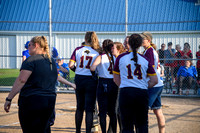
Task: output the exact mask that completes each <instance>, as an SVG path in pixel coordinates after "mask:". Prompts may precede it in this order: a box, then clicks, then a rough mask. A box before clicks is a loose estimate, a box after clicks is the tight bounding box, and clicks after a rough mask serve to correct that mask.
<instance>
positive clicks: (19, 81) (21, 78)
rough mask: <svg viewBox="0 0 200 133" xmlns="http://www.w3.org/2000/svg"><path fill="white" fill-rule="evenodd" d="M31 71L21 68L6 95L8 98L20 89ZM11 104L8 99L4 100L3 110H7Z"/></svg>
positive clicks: (11, 97) (12, 96)
mask: <svg viewBox="0 0 200 133" xmlns="http://www.w3.org/2000/svg"><path fill="white" fill-rule="evenodd" d="M31 73H32V71H28V70H21V71H20V74H19V76H18V77H17V79H16V80H15V83H14V84H13V87H12V89H11V91H10V93H9V95H8V97H7V98H8V99H13V98H14V97H15V95H16V94H17V93H19V91H20V90H21V89H22V87H23V86H24V84H25V83H26V81H27V79H28V78H29V77H30V75H31ZM10 106H11V102H10V101H6V102H5V104H4V110H5V111H6V112H9V110H10Z"/></svg>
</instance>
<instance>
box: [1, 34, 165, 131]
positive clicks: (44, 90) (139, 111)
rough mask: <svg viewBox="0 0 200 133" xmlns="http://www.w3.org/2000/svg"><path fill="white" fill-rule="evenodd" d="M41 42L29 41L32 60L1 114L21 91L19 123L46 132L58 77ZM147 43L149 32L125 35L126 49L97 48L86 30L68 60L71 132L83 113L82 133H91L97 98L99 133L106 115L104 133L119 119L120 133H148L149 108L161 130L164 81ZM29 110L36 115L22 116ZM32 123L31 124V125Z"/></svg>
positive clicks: (93, 36)
mask: <svg viewBox="0 0 200 133" xmlns="http://www.w3.org/2000/svg"><path fill="white" fill-rule="evenodd" d="M42 40H45V39H44V38H43V36H42V38H41V39H40V40H39V41H37V40H34V39H32V40H31V41H30V43H29V44H30V46H31V45H33V46H31V47H30V48H28V49H29V53H31V52H32V53H31V54H30V55H31V56H30V57H29V58H28V59H26V60H25V61H24V62H23V64H22V67H21V69H20V70H21V71H20V76H19V77H18V78H17V80H16V82H15V83H14V85H13V88H12V90H11V92H10V94H9V95H8V97H7V98H6V102H5V105H4V109H5V110H6V112H9V109H10V105H11V100H12V99H13V98H14V96H15V95H16V94H17V93H18V92H19V91H20V90H21V91H20V97H19V99H20V100H19V101H20V102H19V103H20V104H19V114H20V115H21V117H19V119H20V124H21V127H22V130H23V132H33V131H34V132H51V131H50V130H49V128H50V126H49V119H50V118H51V116H52V114H53V112H54V110H55V99H56V93H55V91H54V89H55V84H54V83H56V80H57V78H58V74H57V73H56V66H55V62H54V61H53V60H52V58H50V57H49V56H46V55H48V45H47V44H46V43H45V44H46V45H45V47H44V46H43V45H44V44H43V43H41V42H42ZM151 41H152V35H151V33H149V32H143V33H142V34H132V35H131V36H127V37H126V38H125V42H124V45H125V47H124V45H123V44H122V43H120V42H113V41H112V40H110V39H105V40H104V41H103V43H102V47H100V45H99V40H98V37H97V35H96V33H95V32H86V34H85V42H84V43H82V45H81V46H79V47H77V48H76V49H75V50H74V51H73V53H72V55H71V58H70V62H69V68H70V69H71V70H72V71H74V72H75V85H76V87H75V88H76V89H75V94H76V112H75V125H76V133H80V132H81V124H82V120H83V113H84V111H85V113H86V115H85V122H86V132H87V133H90V132H91V129H92V126H93V112H94V110H95V104H96V100H97V103H98V112H99V114H98V116H99V120H100V127H101V131H102V133H106V132H107V131H106V129H107V127H106V126H107V125H108V124H107V123H106V122H107V121H106V116H107V115H108V116H109V118H110V121H109V131H108V132H113V133H116V132H117V121H118V123H119V127H120V132H122V133H133V132H137V133H147V132H148V110H149V109H152V110H153V112H154V113H155V115H156V117H157V120H158V128H159V132H160V133H163V132H165V118H164V116H163V113H162V109H161V92H162V89H163V83H162V80H161V79H160V71H159V67H160V65H159V63H160V62H159V58H158V54H157V52H156V51H155V49H154V48H153V45H151ZM41 44H42V45H41ZM141 46H143V47H144V49H145V51H144V52H143V53H141V54H140V53H138V49H139V48H140V47H141ZM30 58H31V59H30ZM41 63H44V64H46V65H44V68H43V69H42V68H39V67H38V64H41ZM42 67H43V66H42ZM43 71H44V72H46V71H50V73H49V75H48V76H46V77H45V79H43V78H42V75H43ZM38 77H40V78H38ZM39 80H40V82H39ZM48 80H50V81H51V83H49V82H48ZM41 84H42V85H41ZM47 85H48V86H47ZM53 85H54V86H53ZM24 86H25V87H24ZM48 87H50V88H48ZM25 92H29V94H27V93H25ZM36 99H37V100H36ZM39 99H40V100H41V101H42V102H45V104H44V103H43V104H42V103H41V101H39ZM31 100H35V101H37V102H38V103H37V102H31ZM25 101H26V102H25ZM27 101H29V102H30V103H31V104H32V105H29V106H34V107H28V108H26V104H27ZM47 103H48V104H47ZM36 104H40V105H36ZM30 108H31V109H34V110H35V109H36V108H37V111H35V112H34V111H32V113H33V114H35V115H34V116H35V117H31V119H29V120H27V119H25V117H27V116H30V114H28V113H29V112H28V111H30ZM45 110H48V113H45V112H44V111H45ZM24 112H25V114H23V113H24ZM37 115H39V116H40V117H41V118H37V120H38V121H39V122H38V123H36V116H37ZM31 120H32V121H34V122H30V121H31ZM26 122H30V123H29V124H26ZM38 124H39V125H38ZM27 126H28V127H27ZM47 129H48V130H47Z"/></svg>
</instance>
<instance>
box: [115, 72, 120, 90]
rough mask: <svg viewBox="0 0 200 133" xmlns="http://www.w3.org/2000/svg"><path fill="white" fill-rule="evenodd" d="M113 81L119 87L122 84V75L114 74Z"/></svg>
mask: <svg viewBox="0 0 200 133" xmlns="http://www.w3.org/2000/svg"><path fill="white" fill-rule="evenodd" d="M113 77H114V78H113V80H114V82H115V84H116V85H117V86H118V87H119V86H120V84H121V79H120V75H119V74H113Z"/></svg>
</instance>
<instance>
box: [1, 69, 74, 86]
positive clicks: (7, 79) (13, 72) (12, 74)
mask: <svg viewBox="0 0 200 133" xmlns="http://www.w3.org/2000/svg"><path fill="white" fill-rule="evenodd" d="M18 76H19V69H0V86H12V85H13V83H14V82H15V80H16V78H17V77H18ZM74 76H75V73H74V72H73V71H71V70H70V79H69V81H70V82H74Z"/></svg>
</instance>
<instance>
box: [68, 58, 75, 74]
mask: <svg viewBox="0 0 200 133" xmlns="http://www.w3.org/2000/svg"><path fill="white" fill-rule="evenodd" d="M69 68H70V69H71V70H72V71H73V72H75V70H76V66H75V61H73V60H70V61H69Z"/></svg>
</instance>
